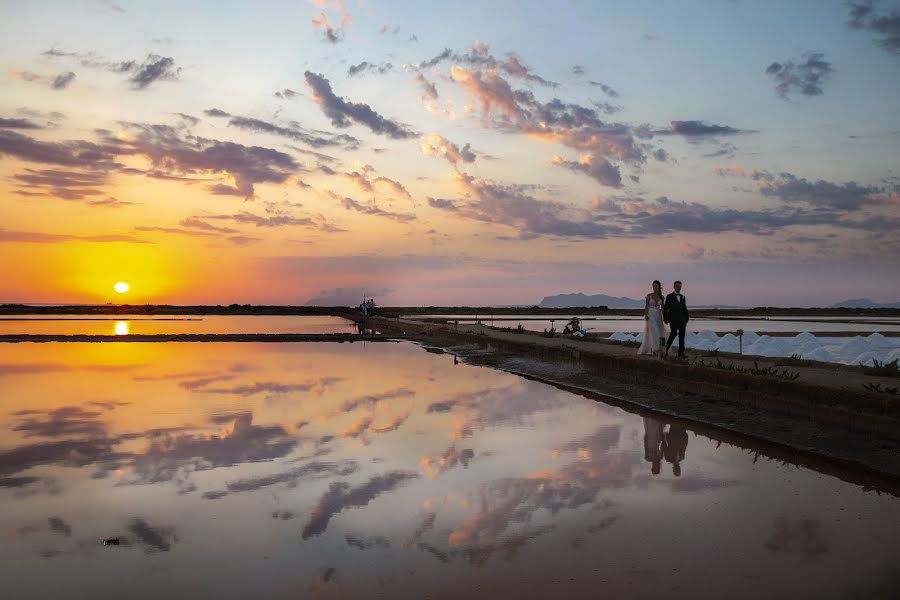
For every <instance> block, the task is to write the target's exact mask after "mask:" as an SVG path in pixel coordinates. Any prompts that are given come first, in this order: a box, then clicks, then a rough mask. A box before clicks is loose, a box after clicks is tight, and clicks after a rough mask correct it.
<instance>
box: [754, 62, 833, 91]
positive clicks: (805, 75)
mask: <svg viewBox="0 0 900 600" xmlns="http://www.w3.org/2000/svg"><path fill="white" fill-rule="evenodd" d="M832 73H834V68H833V67H832V66H831V63H830V62H828V61H827V60H825V55H824V54H822V53H821V52H807V53H805V54H804V55H803V58H802V60H800V61H798V62H794V61H793V60H787V61H784V62H773V63H772V64H770V65H769V66H768V67H767V68H766V75H771V76H772V79H773V80H774V81H775V93H777V94H778V95H779V96H781V97H782V98H783V99H785V100H788V99H789V98H790V96H791V94H795V93H796V94H802V95H804V96H820V95H821V94H822V85H823V84H824V83H825V82H826V81H827V80H828V79H829V78H830V77H831V74H832Z"/></svg>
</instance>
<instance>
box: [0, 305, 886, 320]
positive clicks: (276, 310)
mask: <svg viewBox="0 0 900 600" xmlns="http://www.w3.org/2000/svg"><path fill="white" fill-rule="evenodd" d="M379 313H380V314H381V315H382V316H422V315H471V316H472V317H476V316H477V317H481V318H484V319H489V318H490V317H491V315H495V314H496V315H529V316H535V315H547V316H552V315H572V314H578V315H579V316H594V315H597V316H600V315H606V316H610V317H615V316H619V317H626V316H640V315H642V314H643V310H642V309H634V308H608V307H605V306H592V307H585V306H581V307H571V308H541V307H540V306H537V305H535V306H525V307H523V306H518V307H495V306H389V307H382V308H381V309H380V310H379ZM356 314H357V311H356V309H355V308H352V307H348V306H292V305H253V304H228V305H221V304H220V305H206V304H198V305H174V304H99V305H94V304H91V305H85V304H69V305H58V306H56V305H54V306H36V305H30V304H0V315H307V316H323V315H331V316H342V317H349V316H352V315H356ZM691 315H692V316H694V317H706V318H715V319H740V318H763V317H845V318H852V317H900V309H896V308H800V307H797V308H778V307H771V306H769V307H756V308H747V309H733V308H730V309H722V308H697V309H694V310H692V311H691Z"/></svg>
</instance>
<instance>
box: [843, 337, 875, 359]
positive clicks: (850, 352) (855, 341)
mask: <svg viewBox="0 0 900 600" xmlns="http://www.w3.org/2000/svg"><path fill="white" fill-rule="evenodd" d="M868 351H869V343H868V341H867V340H866V338H864V337H860V336H858V335H857V336H854V337H852V338H850V339H849V340H848V341H846V342H845V343H844V345H842V346H841V347H840V353H841V355H842V356H854V355H856V354H860V353H863V352H868Z"/></svg>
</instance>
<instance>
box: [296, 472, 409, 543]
mask: <svg viewBox="0 0 900 600" xmlns="http://www.w3.org/2000/svg"><path fill="white" fill-rule="evenodd" d="M418 477H419V475H418V473H414V472H411V471H390V472H388V473H385V474H384V475H376V476H375V477H372V478H371V479H369V480H368V481H367V482H365V483H363V484H361V485H359V486H357V487H351V486H350V484H349V483H346V482H343V481H335V482H333V483H332V484H331V486H330V487H329V488H328V491H327V492H325V493H324V494H323V495H322V497H321V498H320V499H319V501H318V502H317V503H316V505H315V506H314V507H313V509H312V510H311V511H310V514H309V519H308V520H307V522H306V525H305V526H304V527H303V534H302V537H303V539H304V540H305V539H309V538H311V537H314V536H317V535H320V534H321V533H323V532H324V531H325V530H326V529H327V528H328V523H329V521H331V518H332V517H333V516H334V515H336V514H338V513H339V512H341V511H343V510H345V509H348V508H358V507H363V506H366V505H367V504H369V502H371V501H372V500H374V499H375V498H377V497H378V496H380V495H381V494H384V493H387V492H390V491H392V490H394V489H396V488H398V487H400V486H401V485H403V484H405V483H407V482H409V481H411V480H413V479H417V478H418Z"/></svg>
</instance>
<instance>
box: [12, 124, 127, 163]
mask: <svg viewBox="0 0 900 600" xmlns="http://www.w3.org/2000/svg"><path fill="white" fill-rule="evenodd" d="M129 153H130V150H129V149H128V148H126V147H124V146H123V145H122V144H119V143H116V142H113V141H111V140H110V141H108V142H107V143H102V144H97V143H93V142H88V141H85V140H70V141H61V142H42V141H38V140H35V139H34V138H31V137H28V136H26V135H23V134H21V133H18V132H16V131H11V130H8V129H0V155H6V156H13V157H15V158H18V159H20V160H24V161H27V162H36V163H43V164H52V165H62V166H65V167H86V168H93V169H109V170H115V169H116V164H115V162H114V161H115V159H116V158H117V157H118V156H119V155H121V154H129Z"/></svg>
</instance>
